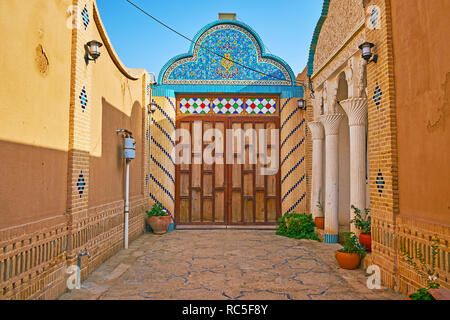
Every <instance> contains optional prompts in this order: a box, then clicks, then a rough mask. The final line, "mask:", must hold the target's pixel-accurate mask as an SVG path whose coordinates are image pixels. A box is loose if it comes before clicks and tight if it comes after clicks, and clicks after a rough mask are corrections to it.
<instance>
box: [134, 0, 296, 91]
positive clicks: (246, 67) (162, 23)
mask: <svg viewBox="0 0 450 320" xmlns="http://www.w3.org/2000/svg"><path fill="white" fill-rule="evenodd" d="M126 1H127V2H128V3H129V4H131V5H132V6H134V7H135V8H136V9H138V10H139V11H141V12H142V13H144V14H145V15H147V16H148V17H150V18H151V19H153V20H154V21H156V22H158V23H159V24H161V25H162V26H164V27H165V28H167V29H169V30H170V31H172V32H174V33H176V34H177V35H179V36H180V37H182V38H184V39H186V40H187V41H189V42H191V43H193V44H194V45H195V44H196V42H195V41H194V40H192V39H190V38H189V37H187V36H185V35H184V34H182V33H180V32H178V31H177V30H175V29H173V28H172V27H170V26H169V25H167V24H165V23H164V22H162V21H161V20H159V19H157V18H155V17H154V16H152V15H151V14H150V13H148V12H147V11H145V10H144V9H142V8H141V7H139V6H138V5H136V4H135V3H134V2H132V1H130V0H126ZM198 45H199V46H200V48H202V49H204V50H206V51H208V52H210V53H212V54H214V55H216V56H219V57H221V58H223V59H225V60H228V61H230V62H233V63H234V64H236V65H239V66H241V67H243V68H245V69H248V70H251V71H253V72H256V73H259V74H262V75H264V76H266V77H271V78H274V79H277V80H280V81H289V80H286V79H281V78H279V77H276V76H273V75H271V74H267V73H264V72H262V71H259V70H256V69H254V68H252V67H249V66H246V65H244V64H242V63H239V62H237V61H234V60H232V59H230V58H227V57H225V56H224V55H221V54H220V53H217V52H215V51H213V50H211V49H208V48H206V47H204V46H202V45H201V44H198ZM289 82H291V85H292V80H291V81H289Z"/></svg>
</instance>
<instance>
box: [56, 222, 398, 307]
mask: <svg viewBox="0 0 450 320" xmlns="http://www.w3.org/2000/svg"><path fill="white" fill-rule="evenodd" d="M338 248H340V245H337V244H336V245H334V244H333V245H332V244H325V243H319V242H316V241H310V240H295V239H289V238H285V237H281V236H277V235H275V231H267V230H180V231H172V232H169V233H167V234H165V235H162V236H157V235H154V234H151V233H147V234H145V235H143V236H141V237H140V238H138V239H137V240H136V241H134V242H133V243H131V244H130V248H129V249H128V250H122V251H120V252H119V253H118V254H116V255H115V256H114V257H112V258H111V259H109V260H108V261H106V262H105V263H104V264H102V265H101V266H100V267H99V268H98V269H97V270H96V271H94V272H93V273H92V274H91V275H90V276H89V277H88V278H87V279H86V281H84V282H83V283H82V288H81V289H80V290H73V291H72V292H69V293H66V294H64V295H62V296H61V297H60V299H62V300H68V299H108V300H111V299H157V300H165V299H183V300H191V299H192V300H205V299H255V300H262V299H264V300H266V299H267V300H273V299H294V300H299V299H306V300H308V299H309V300H311V299H312V300H316V299H339V300H348V299H355V300H361V299H388V300H390V299H401V300H404V299H405V296H403V295H401V294H397V293H394V292H393V291H391V290H388V289H380V290H370V289H368V288H367V286H366V281H367V278H366V276H365V272H364V271H363V270H362V269H357V270H343V269H340V268H339V267H338V265H337V262H336V259H335V257H334V252H335V250H337V249H338Z"/></svg>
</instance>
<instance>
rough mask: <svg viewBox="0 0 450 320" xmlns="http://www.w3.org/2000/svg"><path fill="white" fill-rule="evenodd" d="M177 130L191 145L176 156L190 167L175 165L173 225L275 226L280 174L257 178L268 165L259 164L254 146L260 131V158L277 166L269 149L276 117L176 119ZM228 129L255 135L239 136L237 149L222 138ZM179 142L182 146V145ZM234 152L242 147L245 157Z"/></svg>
mask: <svg viewBox="0 0 450 320" xmlns="http://www.w3.org/2000/svg"><path fill="white" fill-rule="evenodd" d="M177 128H179V129H184V130H185V131H186V132H189V133H190V137H189V139H190V142H191V148H186V149H183V150H182V151H180V153H179V155H180V158H183V159H185V160H186V159H188V158H189V159H190V163H183V162H187V161H181V164H178V165H177V166H176V180H175V181H176V223H177V225H218V226H219V225H220V226H228V225H230V226H231V225H235V226H239V225H241V226H246V225H274V224H276V223H277V220H278V217H279V215H280V188H281V187H280V170H275V172H273V173H271V174H269V175H268V174H267V173H266V174H262V171H261V169H262V168H265V167H267V166H268V165H272V164H273V163H272V164H267V160H265V161H266V162H264V161H260V159H261V156H262V155H261V154H259V148H257V147H256V145H257V144H258V143H259V142H260V141H261V140H260V139H259V138H260V137H259V135H260V134H262V132H263V131H261V130H260V129H266V132H267V133H268V134H267V135H266V140H265V141H266V146H267V148H266V150H267V154H266V156H269V158H270V157H272V156H273V157H275V156H276V157H278V159H277V162H278V164H279V150H278V149H275V148H279V138H278V141H273V140H275V138H274V136H273V135H272V134H271V131H272V130H278V129H279V118H278V117H258V116H251V117H242V116H240V117H233V116H202V115H195V116H184V117H182V118H178V119H177ZM210 129H216V130H217V131H216V132H220V133H221V135H219V136H222V137H223V138H222V139H218V138H217V137H212V136H211V135H210V134H208V132H211V130H210ZM229 129H232V132H237V131H238V130H239V129H242V130H243V132H244V133H245V132H251V129H254V131H253V132H256V136H255V135H253V136H252V135H251V134H250V135H244V138H243V141H244V143H243V144H241V147H239V146H238V142H239V138H238V135H237V136H230V135H227V130H228V131H230V130H229ZM249 130H250V131H249ZM255 138H256V139H255ZM230 140H231V141H230ZM213 141H215V144H216V145H215V148H214V150H213V151H211V149H210V147H208V146H211V143H212V142H213ZM241 141H242V140H241ZM181 142H182V141H181V140H180V143H181ZM183 143H184V144H187V141H184V142H183ZM230 143H232V146H233V147H232V148H231V149H230V146H231V144H230ZM195 144H196V145H195ZM260 144H261V143H260ZM227 146H228V147H227ZM240 148H245V152H244V155H245V156H243V155H242V151H243V149H240ZM205 150H206V152H205ZM185 152H186V153H188V154H187V155H186V154H184V153H185ZM255 152H256V158H257V159H256V161H255V154H254V153H255ZM273 152H275V153H274V154H272V153H273ZM205 153H206V155H209V154H212V155H213V156H214V157H215V161H214V163H211V161H205V160H206V159H205ZM252 155H253V156H252ZM218 159H219V160H218ZM220 159H222V161H221V160H220ZM230 159H233V160H232V161H230Z"/></svg>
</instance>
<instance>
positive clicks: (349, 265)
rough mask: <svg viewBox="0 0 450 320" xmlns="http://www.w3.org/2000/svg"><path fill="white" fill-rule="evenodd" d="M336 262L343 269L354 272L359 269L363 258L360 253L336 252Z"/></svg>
mask: <svg viewBox="0 0 450 320" xmlns="http://www.w3.org/2000/svg"><path fill="white" fill-rule="evenodd" d="M336 260H337V262H338V264H339V266H340V267H341V268H342V269H349V270H353V269H356V268H358V267H359V264H360V263H361V257H360V256H359V254H358V253H345V252H341V251H336Z"/></svg>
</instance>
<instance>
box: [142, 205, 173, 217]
mask: <svg viewBox="0 0 450 320" xmlns="http://www.w3.org/2000/svg"><path fill="white" fill-rule="evenodd" d="M145 213H146V214H147V216H149V217H166V216H168V214H167V212H166V211H165V210H164V208H163V206H162V205H161V204H159V203H155V204H154V205H153V207H152V209H151V210H150V211H148V210H147V211H145Z"/></svg>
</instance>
